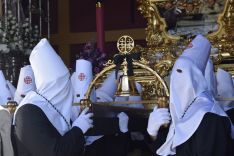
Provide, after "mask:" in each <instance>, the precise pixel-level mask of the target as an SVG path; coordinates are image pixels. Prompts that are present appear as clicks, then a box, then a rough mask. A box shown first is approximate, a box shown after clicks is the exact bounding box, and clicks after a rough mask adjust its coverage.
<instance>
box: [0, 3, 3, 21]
mask: <svg viewBox="0 0 234 156" xmlns="http://www.w3.org/2000/svg"><path fill="white" fill-rule="evenodd" d="M0 6H1V7H0V18H1V17H2V15H3V14H2V0H0Z"/></svg>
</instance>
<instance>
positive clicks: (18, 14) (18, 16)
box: [17, 0, 20, 26]
mask: <svg viewBox="0 0 234 156" xmlns="http://www.w3.org/2000/svg"><path fill="white" fill-rule="evenodd" d="M17 18H18V19H17V21H18V24H19V26H20V0H17Z"/></svg>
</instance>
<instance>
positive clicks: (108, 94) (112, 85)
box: [96, 71, 117, 101]
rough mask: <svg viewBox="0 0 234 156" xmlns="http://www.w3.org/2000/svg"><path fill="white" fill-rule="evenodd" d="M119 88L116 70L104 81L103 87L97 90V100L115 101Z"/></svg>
mask: <svg viewBox="0 0 234 156" xmlns="http://www.w3.org/2000/svg"><path fill="white" fill-rule="evenodd" d="M116 90H117V83H116V79H115V72H114V71H113V72H112V73H110V75H108V77H107V79H105V81H104V82H103V83H102V85H101V87H99V88H98V89H97V90H96V96H97V100H100V101H113V100H114V96H115V92H116Z"/></svg>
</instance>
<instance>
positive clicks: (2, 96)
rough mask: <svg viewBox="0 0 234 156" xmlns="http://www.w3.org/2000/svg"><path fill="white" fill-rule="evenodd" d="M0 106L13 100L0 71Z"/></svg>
mask: <svg viewBox="0 0 234 156" xmlns="http://www.w3.org/2000/svg"><path fill="white" fill-rule="evenodd" d="M0 86H1V87H0V105H6V104H7V102H8V101H10V100H13V97H12V96H11V92H10V88H9V87H8V85H7V81H6V79H5V76H4V75H3V72H2V71H1V70H0Z"/></svg>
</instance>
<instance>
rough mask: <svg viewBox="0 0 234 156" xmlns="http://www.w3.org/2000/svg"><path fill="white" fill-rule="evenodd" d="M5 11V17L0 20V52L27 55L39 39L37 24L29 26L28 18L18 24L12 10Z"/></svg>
mask: <svg viewBox="0 0 234 156" xmlns="http://www.w3.org/2000/svg"><path fill="white" fill-rule="evenodd" d="M7 13H8V14H7V19H5V20H2V21H0V53H2V54H7V53H21V54H24V55H29V54H30V52H31V50H32V48H33V47H34V46H35V44H36V43H37V42H38V41H39V39H40V35H39V30H38V26H34V27H30V24H29V19H28V18H26V19H25V20H24V21H23V22H22V24H20V25H19V23H18V22H17V20H16V17H15V16H13V14H12V11H10V10H9V11H8V12H7ZM5 23H6V24H5Z"/></svg>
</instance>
